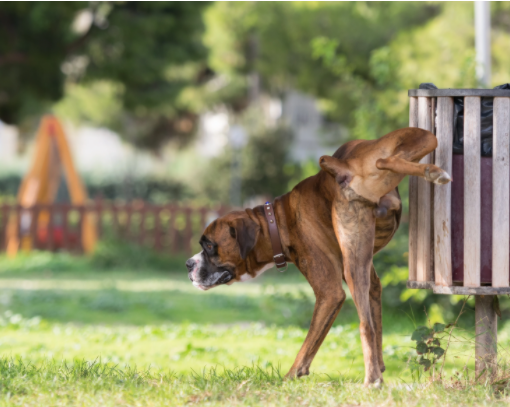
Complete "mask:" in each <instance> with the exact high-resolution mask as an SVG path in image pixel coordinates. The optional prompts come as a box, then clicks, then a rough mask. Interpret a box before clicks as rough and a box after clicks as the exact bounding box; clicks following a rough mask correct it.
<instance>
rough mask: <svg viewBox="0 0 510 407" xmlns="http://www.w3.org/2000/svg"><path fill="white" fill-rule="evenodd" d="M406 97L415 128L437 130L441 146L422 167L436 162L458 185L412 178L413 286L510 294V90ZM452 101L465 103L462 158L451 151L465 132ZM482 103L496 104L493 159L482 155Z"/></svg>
mask: <svg viewBox="0 0 510 407" xmlns="http://www.w3.org/2000/svg"><path fill="white" fill-rule="evenodd" d="M408 94H409V98H410V103H409V126H411V127H420V128H423V129H425V130H429V131H431V132H433V133H434V134H435V135H436V137H437V141H438V147H437V149H436V150H435V151H434V152H433V153H431V154H429V155H428V156H427V157H424V158H423V159H422V161H421V162H422V163H435V164H436V165H437V166H439V167H441V168H443V169H444V170H445V171H447V172H448V173H449V174H450V175H451V176H452V179H453V182H451V183H449V184H446V185H434V184H431V183H429V182H427V181H425V180H424V179H420V178H417V177H410V180H409V280H408V287H409V288H428V289H433V290H434V292H436V293H442V294H480V295H485V294H487V295H490V294H506V293H510V287H509V285H510V284H509V283H510V265H509V260H510V236H509V235H510V90H509V89H490V90H489V89H412V90H409V93H408ZM454 98H462V100H461V101H462V103H463V113H464V115H463V122H462V123H461V124H463V129H462V130H463V151H462V152H461V154H454V148H453V144H454V138H455V137H456V136H457V140H456V141H458V127H459V126H456V123H455V120H456V119H457V113H458V112H456V110H455V107H454ZM482 98H483V100H484V103H485V101H486V100H487V99H486V98H492V100H490V99H489V100H490V101H491V102H492V105H493V111H492V157H490V156H489V157H487V156H483V157H482V129H481V123H482V118H481V103H482ZM456 100H457V101H458V100H459V99H456ZM483 120H484V124H485V123H486V122H487V117H484V118H483ZM460 127H461V128H462V126H460ZM483 142H484V143H486V142H487V135H486V132H485V129H484V140H483ZM457 147H458V146H457ZM457 150H458V148H457ZM484 151H486V147H484ZM456 152H457V153H458V151H456ZM484 155H487V154H486V153H484Z"/></svg>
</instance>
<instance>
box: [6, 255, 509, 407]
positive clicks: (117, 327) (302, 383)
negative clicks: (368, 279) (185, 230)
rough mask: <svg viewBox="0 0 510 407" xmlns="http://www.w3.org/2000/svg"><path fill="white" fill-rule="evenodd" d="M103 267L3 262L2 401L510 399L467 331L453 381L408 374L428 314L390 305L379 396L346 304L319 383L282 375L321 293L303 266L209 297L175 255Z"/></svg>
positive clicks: (36, 260) (504, 339) (453, 356)
mask: <svg viewBox="0 0 510 407" xmlns="http://www.w3.org/2000/svg"><path fill="white" fill-rule="evenodd" d="M111 259H113V260H111ZM95 261H97V260H94V259H87V258H74V257H70V256H66V255H61V254H59V255H50V254H47V253H34V254H31V255H29V256H25V257H23V256H20V257H18V258H17V259H15V260H8V259H5V258H2V257H0V406H2V405H27V406H30V405H34V406H41V405H44V406H46V405H55V406H59V405H73V406H74V405H76V406H96V405H101V406H110V405H111V406H114V405H129V406H160V405H189V404H200V405H211V406H215V405H261V406H271V405H274V406H277V405H278V406H280V405H292V406H294V405H304V406H308V405H320V406H329V405H331V406H336V405H382V404H384V405H406V406H421V405H439V404H441V405H449V404H459V405H482V404H483V405H498V404H501V405H503V404H505V405H506V404H508V402H509V401H510V398H509V397H508V394H507V391H508V390H507V389H506V387H505V386H506V382H504V383H503V385H501V386H499V387H498V390H497V391H496V390H495V389H494V388H493V387H491V386H484V385H472V384H471V381H470V378H472V373H471V372H472V368H473V352H474V348H473V344H472V333H471V331H470V330H469V327H468V326H467V327H466V326H465V328H467V330H466V331H462V330H459V332H460V333H461V334H460V336H456V338H455V339H456V340H455V342H454V344H453V347H452V349H451V351H450V353H449V355H448V358H447V363H446V369H447V378H448V379H447V385H441V386H440V385H437V384H433V383H430V382H429V381H428V379H427V375H425V376H422V377H417V376H416V374H415V375H414V376H412V374H411V372H410V370H409V369H407V363H406V362H407V360H408V358H409V357H410V355H411V354H412V348H411V347H412V345H413V342H412V341H411V340H410V334H411V332H412V331H413V329H414V326H415V323H423V322H424V318H425V314H424V313H423V312H419V311H418V309H415V310H413V311H412V312H411V311H410V310H409V309H405V308H403V307H399V306H394V307H390V306H386V307H385V308H384V329H385V335H384V346H383V347H384V358H385V363H386V367H387V371H386V373H385V374H384V378H385V382H386V384H385V386H384V387H383V389H382V390H374V389H372V390H368V389H364V388H363V387H362V385H361V383H362V380H363V374H364V368H363V355H362V352H361V343H360V339H359V329H358V321H357V317H356V312H355V309H354V306H353V305H352V301H351V300H350V299H348V300H347V302H346V305H345V307H344V308H343V309H342V311H341V313H340V316H339V318H337V321H336V322H335V325H334V327H333V329H332V330H331V332H330V334H329V335H328V337H327V338H326V340H325V342H324V344H323V345H322V347H321V349H320V351H319V353H318V355H317V357H316V359H315V361H314V363H313V364H312V369H311V371H312V374H311V376H310V377H306V378H302V379H300V380H297V381H285V380H283V379H282V376H283V375H284V374H285V373H286V372H287V370H288V369H289V367H290V366H291V364H292V362H293V360H294V357H295V356H296V354H297V352H298V350H299V348H300V346H301V344H302V342H303V340H304V338H305V336H306V332H307V324H308V323H309V320H310V317H311V312H312V309H313V295H312V292H311V289H310V287H309V286H308V285H307V283H306V282H305V281H304V279H303V278H302V277H301V276H300V274H299V273H297V272H296V270H295V269H293V270H290V272H289V273H285V274H283V275H282V274H280V273H277V272H276V271H269V272H267V273H266V274H267V275H265V276H263V277H262V278H260V279H258V280H255V281H254V282H253V283H245V284H234V285H233V286H228V287H227V286H225V287H220V288H217V289H215V290H211V291H208V292H206V293H203V292H200V291H198V290H196V289H195V288H193V287H192V285H191V284H190V283H189V281H188V280H187V279H186V273H185V272H184V271H182V272H179V271H178V269H177V266H178V261H177V260H172V261H173V262H174V263H172V262H169V263H165V262H164V261H162V260H161V259H158V261H157V262H155V263H153V264H156V265H157V266H151V267H145V268H143V267H142V266H140V264H137V263H135V267H131V268H126V265H125V262H124V263H121V264H120V266H119V264H118V261H117V260H116V259H115V258H114V257H110V263H109V265H107V266H105V265H104V264H103V266H101V267H100V266H98V265H97V263H96V264H95V265H94V262H95ZM165 264H166V265H167V266H165ZM168 264H169V266H168ZM166 267H168V269H169V271H161V270H164V269H165V268H166ZM180 269H182V267H180ZM170 270H172V271H170ZM413 313H414V318H415V319H416V321H413V316H412V314H413ZM407 314H409V315H411V316H410V317H408V316H407ZM469 318H471V319H473V315H472V314H471V316H469V312H468V317H467V320H468V319H469ZM432 322H435V321H432ZM498 335H499V344H500V347H501V349H500V355H502V356H506V351H505V349H507V348H508V346H509V345H510V325H505V324H500V330H499V332H498ZM463 341H464V342H463ZM466 368H467V369H468V370H465V369H466ZM470 374H471V376H469V375H470ZM466 375H467V376H466ZM466 378H467V379H466Z"/></svg>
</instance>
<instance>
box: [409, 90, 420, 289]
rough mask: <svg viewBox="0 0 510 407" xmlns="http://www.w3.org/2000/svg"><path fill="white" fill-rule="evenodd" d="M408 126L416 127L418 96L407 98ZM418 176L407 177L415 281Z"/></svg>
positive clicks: (411, 267)
mask: <svg viewBox="0 0 510 407" xmlns="http://www.w3.org/2000/svg"><path fill="white" fill-rule="evenodd" d="M409 127H418V98H416V97H411V98H409ZM417 239H418V178H417V177H409V257H408V259H409V280H410V281H416V276H417V273H416V263H417V254H418V252H417V249H418V241H417Z"/></svg>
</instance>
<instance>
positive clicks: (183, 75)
mask: <svg viewBox="0 0 510 407" xmlns="http://www.w3.org/2000/svg"><path fill="white" fill-rule="evenodd" d="M205 6H206V3H193V2H162V3H157V2H90V3H87V2H79V3H72V2H61V3H49V2H40V3H26V2H11V3H2V4H1V5H0V22H1V24H0V33H1V34H0V35H1V38H2V39H3V40H2V41H0V119H1V120H3V121H5V122H8V123H20V122H21V121H23V119H25V118H27V117H30V116H31V115H35V114H40V113H41V112H43V111H45V110H47V109H48V108H49V106H50V104H51V103H52V102H55V101H57V100H59V99H60V98H61V97H62V95H63V91H64V85H65V83H66V81H69V80H71V81H74V82H80V83H89V84H90V83H93V82H95V81H98V80H106V81H111V82H113V83H117V84H119V85H120V92H119V97H120V99H121V102H122V106H123V110H124V112H126V113H128V117H127V119H128V120H127V123H129V124H130V125H133V124H135V125H137V124H138V126H137V129H138V130H140V131H139V133H140V135H138V136H133V137H132V139H133V141H134V142H135V143H137V144H140V145H142V146H147V147H154V146H157V145H158V144H159V143H160V142H161V140H163V139H167V138H170V137H172V136H176V135H179V134H189V133H190V132H191V131H192V129H193V125H194V119H195V115H194V112H192V111H190V109H187V106H186V103H179V102H178V99H179V97H180V93H181V91H182V90H183V89H184V88H185V87H186V86H189V85H190V84H197V83H199V82H200V80H201V79H202V78H203V76H204V74H207V70H206V69H205V57H206V50H205V47H204V46H203V45H202V41H201V34H202V31H203V23H202V17H201V16H202V14H201V12H202V10H203V8H204V7H205ZM193 64H195V65H193ZM124 119H126V117H125V118H124Z"/></svg>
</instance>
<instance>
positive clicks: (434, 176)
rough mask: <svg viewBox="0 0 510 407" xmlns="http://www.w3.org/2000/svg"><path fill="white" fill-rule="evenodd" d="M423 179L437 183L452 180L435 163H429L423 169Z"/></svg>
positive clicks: (440, 183) (445, 182)
mask: <svg viewBox="0 0 510 407" xmlns="http://www.w3.org/2000/svg"><path fill="white" fill-rule="evenodd" d="M425 179H426V180H427V181H429V182H433V183H434V184H439V185H443V184H448V183H449V182H451V181H452V178H451V177H450V174H448V173H447V172H446V171H445V170H443V169H441V168H439V167H436V166H435V165H430V166H428V167H427V168H426V169H425Z"/></svg>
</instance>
